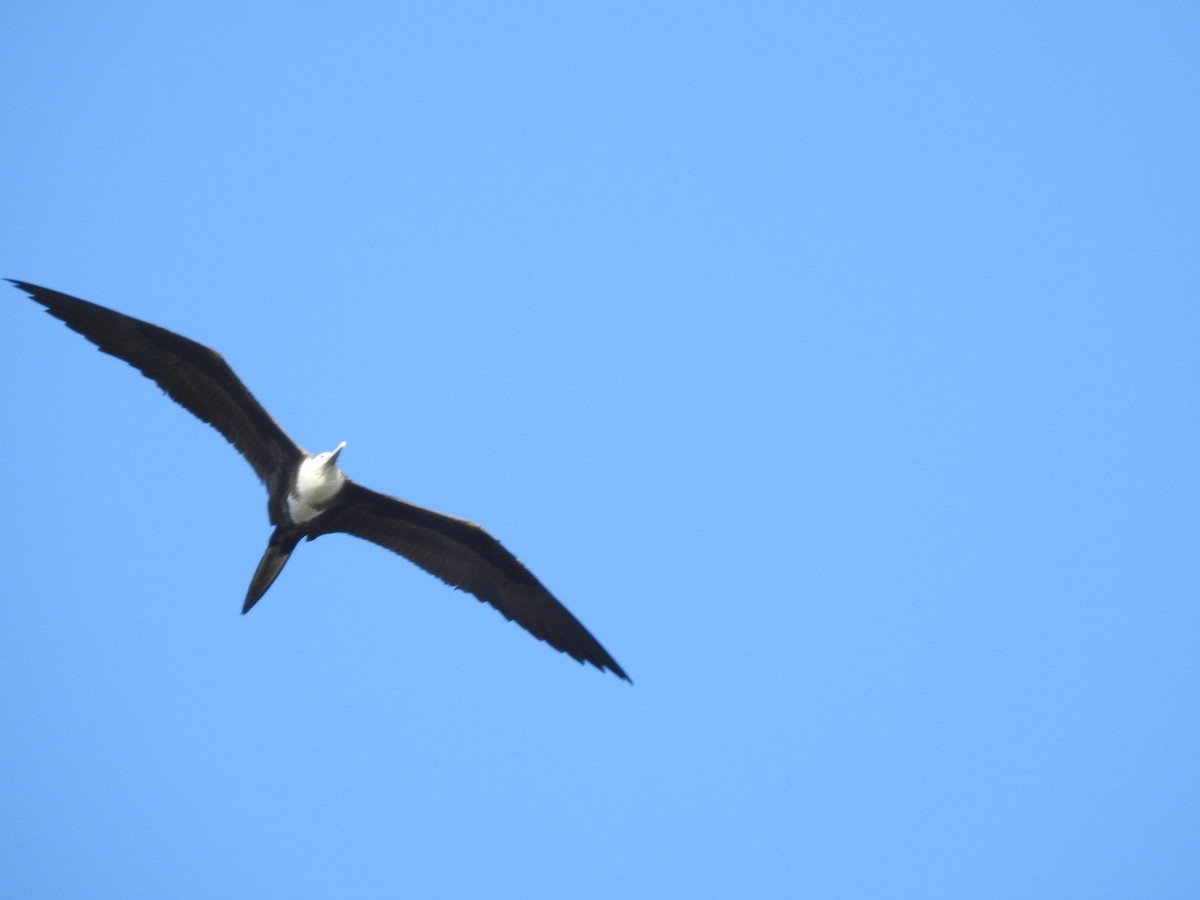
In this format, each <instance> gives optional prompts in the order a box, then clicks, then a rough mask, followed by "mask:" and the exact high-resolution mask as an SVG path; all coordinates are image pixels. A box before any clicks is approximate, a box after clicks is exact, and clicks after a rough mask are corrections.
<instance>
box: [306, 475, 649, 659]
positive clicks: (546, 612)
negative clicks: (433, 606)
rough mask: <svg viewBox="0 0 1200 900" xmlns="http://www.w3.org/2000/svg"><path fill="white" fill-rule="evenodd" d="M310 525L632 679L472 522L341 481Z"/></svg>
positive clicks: (514, 559) (521, 566)
mask: <svg viewBox="0 0 1200 900" xmlns="http://www.w3.org/2000/svg"><path fill="white" fill-rule="evenodd" d="M313 525H314V526H315V529H316V531H317V533H319V534H329V533H332V532H345V533H347V534H352V535H354V536H355V537H360V538H363V539H365V540H368V541H371V542H373V543H376V544H379V545H380V546H381V547H386V548H387V549H388V550H391V551H393V552H395V553H399V554H400V555H401V556H404V557H406V558H407V559H409V560H411V561H412V562H414V563H416V564H417V565H418V566H420V567H421V568H422V569H424V570H425V571H426V572H428V573H430V574H431V575H436V576H437V577H438V578H440V579H441V580H442V581H444V582H446V583H447V584H450V585H453V586H454V587H456V588H459V589H460V590H464V591H467V592H469V593H472V594H474V595H475V596H476V597H478V598H479V599H480V600H483V601H486V602H487V603H490V604H491V605H492V606H494V607H496V609H498V610H499V611H500V612H501V613H502V614H503V615H504V617H505V618H506V619H509V620H512V621H515V622H516V623H517V624H518V625H520V626H521V627H522V628H524V629H525V630H526V631H528V632H529V633H530V634H532V635H533V636H534V637H536V638H538V639H540V640H543V641H545V642H546V643H547V644H549V645H550V646H551V647H554V648H555V649H557V650H561V651H562V652H563V653H566V654H567V655H568V656H571V657H573V658H575V659H576V660H578V661H579V662H589V663H591V664H592V665H594V666H596V668H598V669H601V670H603V669H610V670H612V671H613V672H614V673H615V674H617V675H619V676H620V677H621V678H624V679H625V680H626V681H629V680H630V679H629V676H628V675H626V674H625V671H624V670H623V669H622V668H621V667H620V666H619V665H617V662H616V660H614V659H613V658H612V657H611V656H610V655H609V654H608V651H607V650H605V649H604V648H603V647H601V646H600V642H599V641H597V640H596V639H595V638H594V637H592V635H591V634H590V633H589V632H588V630H587V629H586V628H584V627H583V625H581V624H580V623H579V620H578V619H576V618H575V617H574V616H573V615H571V613H570V612H568V611H567V608H566V607H565V606H563V605H562V604H561V603H559V602H558V601H557V600H555V599H554V597H553V596H552V595H551V594H550V592H549V591H548V590H546V588H544V587H543V586H542V584H541V582H540V581H538V580H537V579H536V578H534V576H533V574H532V573H531V572H530V571H529V570H528V569H526V568H525V567H524V566H523V565H521V563H520V562H519V561H518V560H517V558H516V557H515V556H513V555H512V554H511V553H509V552H508V551H507V550H505V549H504V547H503V546H501V544H500V542H499V541H497V540H496V539H495V538H493V537H492V536H491V535H490V534H488V533H487V532H486V531H484V530H483V529H482V528H480V527H479V526H478V525H476V524H475V523H473V522H468V521H466V520H465V519H456V518H454V517H453V516H446V515H443V514H441V513H437V512H434V511H433V510H430V509H424V508H423V507H420V506H414V505H412V504H411V503H405V502H404V501H403V500H397V499H396V498H395V497H388V496H386V495H384V494H379V493H376V492H375V491H372V490H368V489H367V488H364V487H363V486H362V485H359V484H355V483H354V482H352V481H347V482H346V485H345V487H343V488H342V490H341V491H339V492H338V494H337V497H336V498H335V500H334V501H333V503H332V504H331V505H330V507H329V508H328V509H326V510H325V511H324V512H323V513H322V514H321V515H320V516H318V517H317V518H316V520H315V521H314V522H313Z"/></svg>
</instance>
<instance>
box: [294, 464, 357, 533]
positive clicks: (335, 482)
mask: <svg viewBox="0 0 1200 900" xmlns="http://www.w3.org/2000/svg"><path fill="white" fill-rule="evenodd" d="M328 456H329V454H327V453H322V454H321V455H320V456H311V457H309V458H308V459H306V460H304V462H302V463H300V470H299V471H298V472H297V473H296V484H295V486H294V487H293V488H292V490H291V491H290V492H289V493H288V498H287V511H288V517H289V518H290V519H291V520H292V521H293V522H295V523H296V524H297V525H303V524H304V523H305V522H311V521H312V520H313V519H315V518H316V517H317V516H318V515H319V514H320V512H321V510H323V509H324V508H325V507H326V506H328V505H329V501H330V500H332V499H333V498H334V496H336V495H337V492H338V491H340V490H341V489H342V486H343V485H344V484H345V483H346V476H345V475H344V474H343V473H342V470H341V469H339V468H338V466H337V463H329V464H326V459H323V458H322V457H325V458H327V457H328Z"/></svg>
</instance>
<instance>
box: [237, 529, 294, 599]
mask: <svg viewBox="0 0 1200 900" xmlns="http://www.w3.org/2000/svg"><path fill="white" fill-rule="evenodd" d="M299 541H300V535H299V534H295V533H292V532H284V530H283V529H282V528H276V529H275V532H274V533H273V534H272V535H271V541H270V543H268V544H267V552H266V553H264V554H263V558H262V559H261V560H260V561H259V563H258V569H256V570H255V572H254V578H253V579H252V580H251V581H250V590H248V591H247V592H246V602H245V603H244V604H242V615H245V614H246V613H248V612H250V607H252V606H253V605H254V604H255V603H257V602H258V601H259V600H260V599H262V595H263V594H265V593H266V592H267V588H269V587H270V586H271V585H272V584H273V583H274V582H275V579H276V578H278V577H279V573H280V572H282V571H283V565H284V563H286V562H287V561H288V557H289V556H291V555H292V551H293V550H295V549H296V544H297V543H298V542H299Z"/></svg>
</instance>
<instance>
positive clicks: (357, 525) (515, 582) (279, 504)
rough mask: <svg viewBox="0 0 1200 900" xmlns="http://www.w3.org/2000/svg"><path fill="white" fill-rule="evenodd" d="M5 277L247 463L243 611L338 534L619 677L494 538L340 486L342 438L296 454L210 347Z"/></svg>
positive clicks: (463, 523) (350, 485)
mask: <svg viewBox="0 0 1200 900" xmlns="http://www.w3.org/2000/svg"><path fill="white" fill-rule="evenodd" d="M8 280H9V281H11V282H12V283H13V284H14V285H16V286H17V287H18V288H20V289H21V290H23V291H25V292H26V293H27V294H29V296H30V297H32V298H33V299H34V300H35V301H36V302H38V303H40V304H41V305H42V306H44V307H46V312H48V313H49V314H50V315H52V316H54V317H55V318H56V319H61V320H62V321H63V322H65V323H66V325H67V327H68V328H70V329H71V330H72V331H77V332H79V333H80V334H82V335H83V336H84V337H85V338H87V339H88V340H89V341H91V342H92V343H93V344H95V345H96V346H97V347H98V348H99V349H100V350H101V351H102V352H104V353H107V354H109V355H110V356H115V357H117V359H122V360H124V361H125V362H127V363H129V364H130V365H131V366H133V367H134V368H135V369H138V370H139V371H140V372H141V373H142V374H143V375H145V376H146V377H147V378H150V379H151V380H153V381H155V382H157V383H158V386H159V387H161V388H162V389H163V391H165V392H166V394H167V395H168V396H169V397H171V399H172V400H174V401H175V402H176V403H178V404H179V405H180V406H182V407H183V408H184V409H186V410H187V411H188V412H190V413H191V414H192V415H194V416H196V417H197V418H199V419H201V420H202V421H205V422H207V423H208V424H209V425H212V426H213V427H214V428H215V429H217V431H219V432H220V433H221V434H222V435H224V437H225V439H226V440H227V441H229V443H231V444H233V446H234V447H235V448H236V449H237V450H238V452H239V453H241V454H242V456H244V457H245V458H246V460H247V462H249V463H250V466H251V467H252V468H253V469H254V472H255V474H256V475H257V476H258V478H259V480H260V481H262V483H263V484H264V485H265V486H266V488H267V515H268V516H269V518H270V521H271V524H272V525H273V526H275V530H274V531H273V532H272V533H271V538H270V541H269V542H268V544H267V550H266V552H265V553H264V554H263V557H262V561H261V562H259V564H258V568H257V570H255V572H254V577H253V578H252V579H251V581H250V589H249V590H248V591H247V592H246V600H245V602H244V604H243V605H242V612H243V613H246V612H248V611H249V610H250V608H251V607H252V606H254V604H255V603H257V602H258V601H259V600H260V599H261V598H262V596H263V594H265V593H266V592H267V588H269V587H270V586H271V585H272V584H273V583H274V581H275V579H276V578H277V577H278V576H279V573H280V571H281V570H282V569H283V566H284V564H285V563H286V562H287V561H288V557H290V556H291V554H292V551H293V550H295V549H296V545H297V544H298V543H299V542H300V540H301V539H302V538H303V539H307V540H310V541H311V540H313V539H315V538H318V537H320V536H321V535H323V534H333V533H335V532H344V533H346V534H351V535H354V536H355V537H359V538H363V539H365V540H368V541H371V542H373V543H376V544H379V545H380V546H381V547H385V548H387V549H388V550H391V551H393V552H395V553H398V554H400V555H401V556H404V557H407V558H408V559H409V560H411V561H412V562H414V563H416V564H417V565H418V566H420V567H421V568H422V569H424V570H425V571H426V572H429V573H430V574H431V575H436V576H437V577H438V578H440V579H441V580H442V581H444V582H446V583H447V584H449V585H451V586H453V587H456V588H458V589H459V590H463V591H467V592H468V593H471V594H474V595H475V596H476V597H477V598H479V600H481V601H485V602H487V603H490V604H491V605H492V606H494V607H495V608H496V609H497V610H499V611H500V613H501V614H503V615H504V617H505V618H506V619H509V620H511V621H515V622H516V623H517V624H518V625H520V626H521V627H522V628H524V629H525V630H526V631H528V632H529V633H530V634H532V635H533V636H534V637H536V638H538V639H539V640H543V641H545V642H546V643H547V644H549V645H550V646H551V647H554V648H555V649H556V650H561V651H562V652H563V653H566V654H567V655H568V656H571V657H573V658H574V659H576V660H577V661H579V662H580V663H584V662H588V663H591V664H592V665H594V666H595V667H596V668H598V669H600V670H601V671H604V670H605V669H608V670H611V671H612V672H613V673H614V674H616V675H618V676H619V677H621V678H623V679H625V680H626V681H629V680H630V678H629V676H628V675H626V674H625V670H624V669H622V668H621V667H620V666H619V665H617V662H616V660H614V659H613V658H612V656H610V655H609V653H608V651H606V650H605V649H604V648H603V647H602V646H600V642H599V641H597V640H596V639H595V638H594V637H592V635H591V634H590V633H589V632H588V630H587V629H586V628H584V627H583V625H582V624H580V622H579V620H578V619H576V618H575V617H574V616H573V615H571V613H570V612H569V611H568V610H567V608H566V607H565V606H563V605H562V604H561V603H559V602H558V600H556V599H555V598H554V596H553V595H552V594H551V593H550V592H549V591H548V590H546V588H545V587H543V586H542V583H541V582H540V581H538V580H537V578H535V577H534V576H533V573H532V572H530V571H529V570H528V569H527V568H525V566H523V565H522V564H521V563H520V562H519V561H518V560H517V558H516V557H515V556H513V555H512V554H511V553H509V552H508V551H507V550H506V549H504V547H503V546H502V545H501V544H500V542H499V541H497V540H496V539H495V538H493V537H492V536H491V535H490V534H488V533H487V532H486V531H484V530H483V529H482V528H480V527H479V526H478V525H476V524H475V523H473V522H468V521H467V520H465V519H458V518H455V517H454V516H447V515H444V514H442V513H439V512H434V511H433V510H431V509H425V508H423V507H420V506H414V505H413V504H411V503H406V502H404V501H403V500H398V499H396V498H395V497H389V496H387V495H385V494H379V493H376V492H375V491H372V490H369V489H368V488H365V487H363V486H362V485H360V484H356V483H355V482H353V481H351V480H350V479H349V478H347V477H346V476H345V474H343V472H342V470H341V469H340V468H339V467H338V456H339V455H340V454H341V452H342V450H344V449H345V447H346V442H345V441H342V443H340V444H338V445H337V446H336V447H335V448H334V449H332V450H329V451H326V452H325V453H318V454H316V455H315V456H313V455H312V454H310V453H308V452H307V451H305V450H304V449H303V448H301V447H300V446H299V445H298V444H297V443H296V442H295V441H293V440H292V439H291V438H289V437H288V436H287V434H286V433H285V432H284V430H283V429H282V428H280V427H279V423H277V422H276V421H275V420H274V419H273V418H272V417H271V415H270V413H268V412H267V411H266V410H265V409H263V407H262V405H261V404H260V403H259V402H258V401H257V400H255V399H254V396H253V395H252V394H251V393H250V391H249V390H247V389H246V386H245V385H244V384H242V381H241V379H239V378H238V377H237V375H235V374H234V372H233V369H231V368H230V367H229V365H228V364H227V363H226V362H225V360H224V358H222V356H221V355H220V354H219V353H217V352H216V351H215V350H212V349H211V348H209V347H205V346H204V345H202V344H198V343H196V342H195V341H193V340H189V339H188V338H185V337H183V336H182V335H179V334H175V333H174V332H172V331H168V330H167V329H165V328H160V327H159V326H157V325H151V324H150V323H149V322H144V321H142V320H141V319H135V318H133V317H132V316H127V315H124V314H122V313H119V312H116V311H114V310H111V309H107V308H105V307H103V306H99V305H97V304H95V303H89V302H88V301H87V300H80V299H79V298H78V297H72V296H69V295H68V294H62V293H59V292H58V291H52V290H50V289H49V288H44V287H38V286H37V285H36V284H28V283H26V282H24V281H17V280H15V279H11V278H10V279H8Z"/></svg>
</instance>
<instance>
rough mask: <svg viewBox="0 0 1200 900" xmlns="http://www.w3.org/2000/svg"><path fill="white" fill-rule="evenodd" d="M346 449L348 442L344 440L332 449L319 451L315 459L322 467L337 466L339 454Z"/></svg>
mask: <svg viewBox="0 0 1200 900" xmlns="http://www.w3.org/2000/svg"><path fill="white" fill-rule="evenodd" d="M345 449H346V442H345V441H342V442H341V443H340V444H338V445H337V446H336V447H334V448H333V449H332V450H326V451H325V452H324V453H318V454H317V455H316V456H314V457H313V459H314V460H315V461H316V463H317V464H318V465H319V466H320V467H321V468H322V469H328V468H329V467H330V466H333V467H334V468H335V469H336V468H337V458H338V454H339V453H341V452H342V451H343V450H345Z"/></svg>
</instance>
